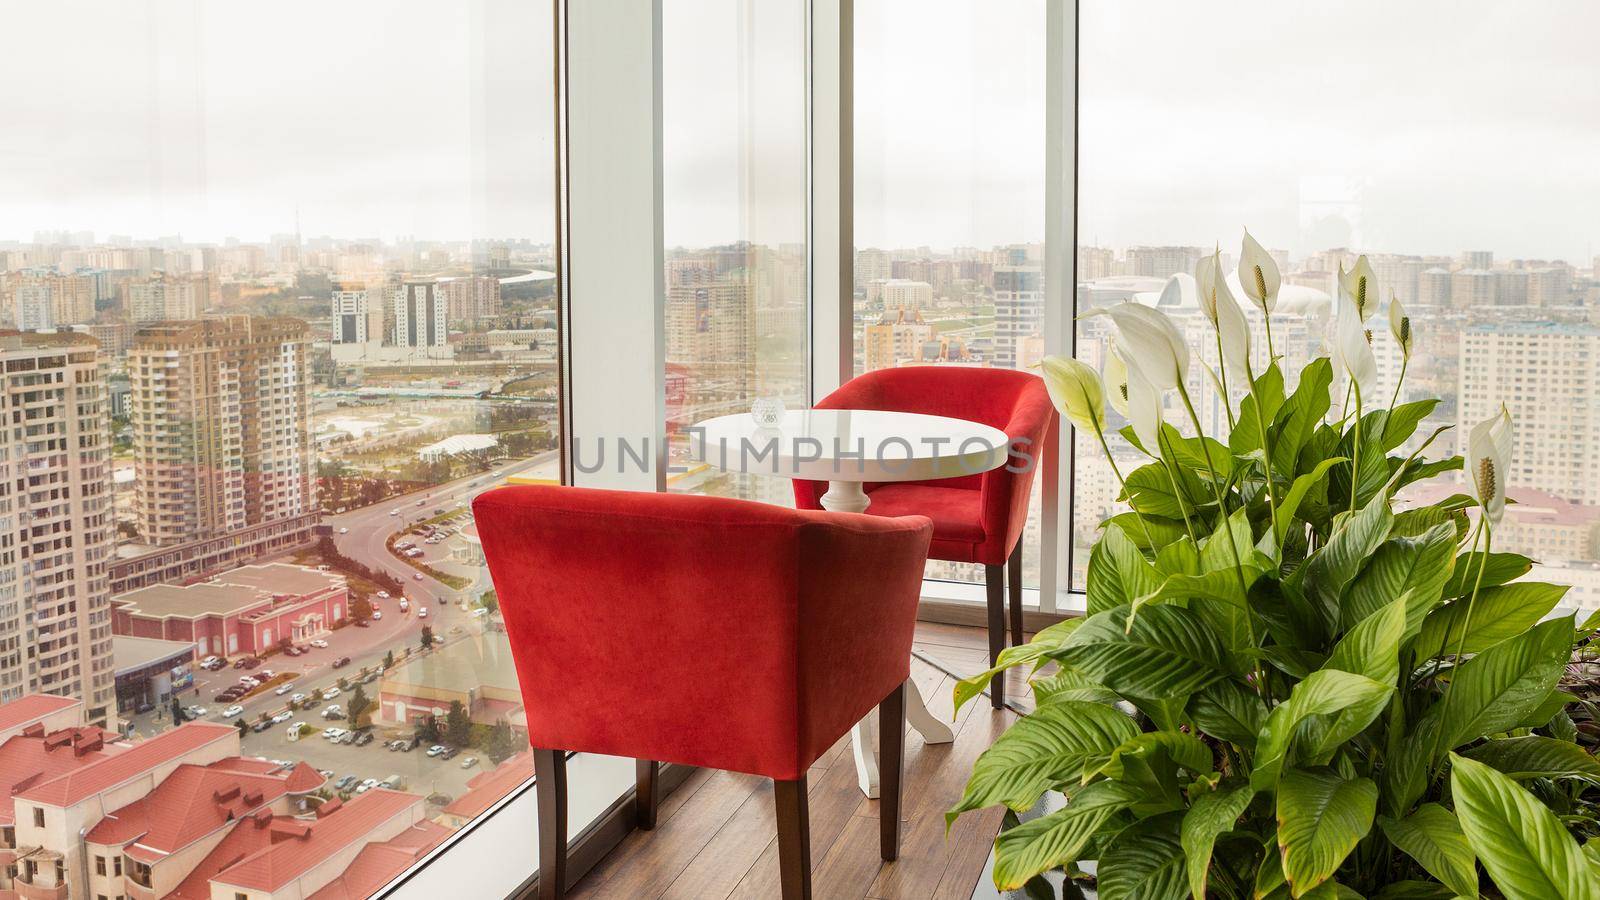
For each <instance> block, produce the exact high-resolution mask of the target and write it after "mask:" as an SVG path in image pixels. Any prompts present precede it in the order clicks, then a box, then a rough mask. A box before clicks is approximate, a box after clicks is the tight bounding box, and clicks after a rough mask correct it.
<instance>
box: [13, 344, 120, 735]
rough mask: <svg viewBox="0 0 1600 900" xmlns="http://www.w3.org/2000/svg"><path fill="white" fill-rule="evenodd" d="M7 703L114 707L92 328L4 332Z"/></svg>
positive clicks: (103, 442)
mask: <svg viewBox="0 0 1600 900" xmlns="http://www.w3.org/2000/svg"><path fill="white" fill-rule="evenodd" d="M0 366H3V368H4V379H3V382H0V416H3V417H4V422H3V426H0V703H4V702H7V701H10V700H14V699H16V698H17V697H19V696H21V695H23V694H25V693H30V692H43V693H51V694H59V695H62V696H70V697H76V698H79V699H81V700H83V702H84V706H85V709H86V715H87V719H88V721H89V722H91V723H94V724H108V723H109V720H110V718H111V717H112V716H113V715H114V714H115V711H116V702H115V701H116V697H115V691H114V686H113V664H112V656H111V605H110V601H111V590H110V584H109V581H108V577H107V574H108V573H107V566H108V565H110V563H111V557H112V554H113V549H114V548H113V543H112V540H113V535H112V528H113V527H114V523H113V521H112V514H111V503H112V496H111V472H110V468H109V462H110V454H111V440H110V436H109V433H108V428H109V420H108V415H107V410H106V384H105V382H106V379H105V373H104V369H103V367H102V362H101V356H100V354H99V353H98V351H97V347H96V344H95V341H94V339H93V338H91V337H89V336H88V335H84V334H77V333H59V334H50V333H46V334H36V333H29V334H18V333H15V332H11V333H0Z"/></svg>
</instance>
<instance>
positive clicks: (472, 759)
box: [461, 756, 478, 769]
mask: <svg viewBox="0 0 1600 900" xmlns="http://www.w3.org/2000/svg"><path fill="white" fill-rule="evenodd" d="M477 764H478V758H477V757H476V756H469V757H467V758H466V759H463V760H462V761H461V768H463V769H470V768H472V767H473V766H475V765H477Z"/></svg>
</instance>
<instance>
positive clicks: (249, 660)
mask: <svg viewBox="0 0 1600 900" xmlns="http://www.w3.org/2000/svg"><path fill="white" fill-rule="evenodd" d="M240 662H242V663H244V667H245V669H246V670H249V669H254V668H255V667H256V666H259V665H261V660H259V659H257V658H255V657H254V656H246V657H245V658H244V659H242V660H240Z"/></svg>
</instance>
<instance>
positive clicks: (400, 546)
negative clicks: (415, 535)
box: [394, 541, 413, 550]
mask: <svg viewBox="0 0 1600 900" xmlns="http://www.w3.org/2000/svg"><path fill="white" fill-rule="evenodd" d="M412 546H413V544H412V543H411V542H410V541H395V543H394V548H395V549H396V550H409V549H411V547H412Z"/></svg>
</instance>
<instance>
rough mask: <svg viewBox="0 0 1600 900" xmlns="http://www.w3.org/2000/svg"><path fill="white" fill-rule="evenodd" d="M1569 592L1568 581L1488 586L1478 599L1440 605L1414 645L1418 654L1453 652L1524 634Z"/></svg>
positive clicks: (1475, 650) (1477, 648)
mask: <svg viewBox="0 0 1600 900" xmlns="http://www.w3.org/2000/svg"><path fill="white" fill-rule="evenodd" d="M1566 592H1567V587H1566V585H1560V584H1544V583H1542V582H1537V581H1519V582H1517V583H1515V584H1502V585H1499V586H1497V587H1491V588H1484V589H1482V590H1480V591H1479V592H1478V599H1477V601H1476V602H1473V601H1471V600H1469V599H1466V598H1462V599H1459V600H1456V601H1455V602H1454V603H1451V604H1449V605H1448V606H1443V607H1440V608H1439V609H1436V610H1434V611H1433V612H1432V613H1430V614H1429V615H1428V618H1427V619H1425V620H1424V621H1423V623H1422V633H1421V634H1419V635H1417V642H1416V644H1415V646H1414V649H1415V650H1416V653H1417V658H1418V659H1427V658H1429V657H1432V656H1444V655H1453V654H1454V653H1455V652H1456V648H1457V647H1458V646H1459V647H1460V648H1461V652H1462V653H1478V652H1480V651H1483V650H1486V649H1488V648H1490V647H1493V646H1494V645H1495V644H1498V643H1500V642H1501V641H1503V640H1505V639H1506V638H1509V637H1515V636H1516V635H1519V634H1523V633H1524V632H1526V631H1527V630H1528V629H1529V628H1530V627H1532V626H1533V625H1534V623H1536V622H1538V621H1539V620H1540V619H1543V618H1544V617H1545V616H1546V615H1547V614H1549V612H1550V610H1552V609H1555V607H1556V604H1557V603H1558V602H1560V600H1561V597H1562V595H1564V594H1566ZM1469 605H1470V607H1471V610H1472V612H1471V618H1470V621H1469V619H1468V612H1467V610H1468V607H1469ZM1463 629H1466V631H1465V638H1463V636H1462V635H1463Z"/></svg>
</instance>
